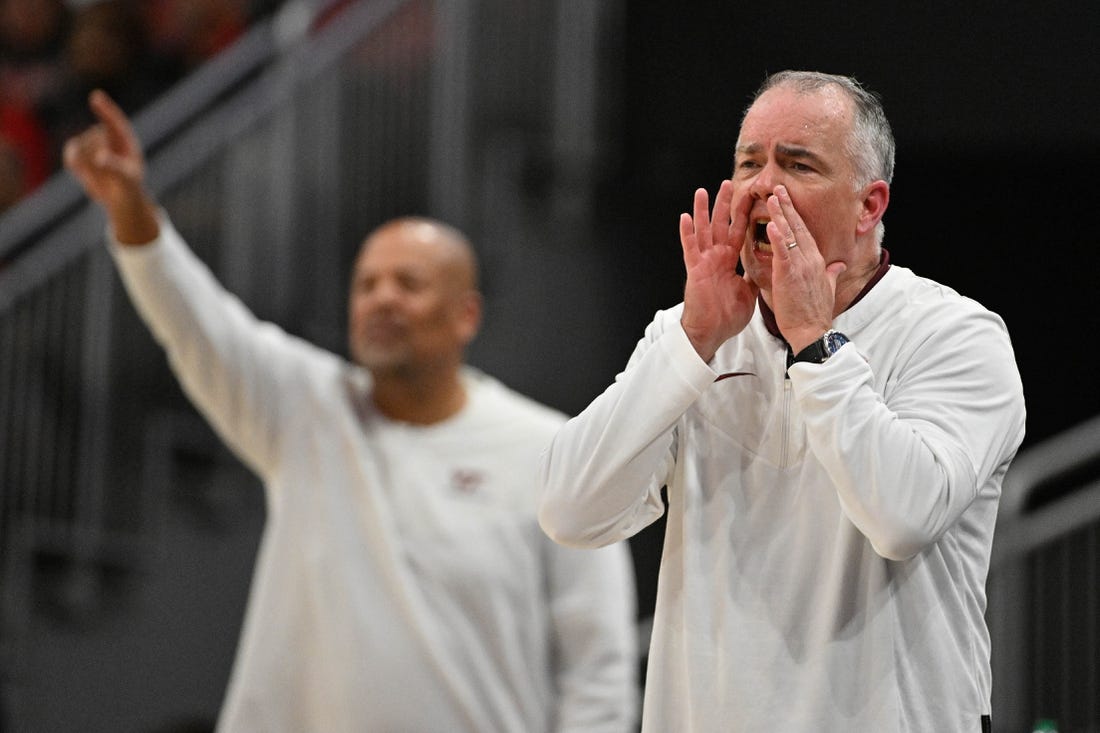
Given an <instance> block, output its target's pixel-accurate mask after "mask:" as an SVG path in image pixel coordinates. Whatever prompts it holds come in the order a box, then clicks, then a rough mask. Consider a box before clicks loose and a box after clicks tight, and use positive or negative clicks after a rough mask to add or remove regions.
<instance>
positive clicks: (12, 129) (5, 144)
mask: <svg viewBox="0 0 1100 733" xmlns="http://www.w3.org/2000/svg"><path fill="white" fill-rule="evenodd" d="M68 21H69V13H68V9H67V8H66V6H65V4H64V3H63V2H62V0H0V211H4V210H5V209H7V208H8V207H9V206H11V205H12V204H13V203H14V202H15V201H17V200H18V199H20V198H21V197H22V196H24V195H25V194H27V193H29V192H30V191H31V190H32V189H33V188H35V187H36V186H38V185H39V184H40V183H42V181H43V180H45V178H46V177H47V176H48V175H49V173H50V172H51V171H53V170H54V169H55V168H56V167H57V165H58V163H59V160H58V159H57V158H56V157H52V156H51V146H50V143H49V139H48V136H47V132H46V130H45V129H44V127H43V121H42V117H41V115H42V109H43V107H44V105H46V104H47V101H48V100H49V99H51V98H53V97H55V95H56V94H57V93H58V91H59V90H60V89H61V87H62V86H63V84H64V79H65V75H66V73H67V72H66V68H65V61H64V59H63V57H62V53H61V50H62V48H63V47H64V43H65V37H66V33H67V30H68Z"/></svg>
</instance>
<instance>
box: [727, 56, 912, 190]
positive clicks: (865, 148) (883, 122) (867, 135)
mask: <svg viewBox="0 0 1100 733" xmlns="http://www.w3.org/2000/svg"><path fill="white" fill-rule="evenodd" d="M779 86H785V87H791V88H793V89H795V90H796V91H798V92H802V93H809V92H816V91H817V90H819V89H823V88H825V87H828V86H835V87H838V88H839V89H840V90H841V91H842V92H844V94H845V95H846V96H847V97H848V99H850V100H851V101H852V109H853V111H854V120H853V123H852V134H851V137H850V138H849V140H848V153H849V155H851V157H852V161H853V163H854V165H855V169H856V177H857V180H856V181H855V184H856V185H857V186H865V185H867V184H868V183H870V182H871V181H875V180H878V179H880V178H881V179H882V180H884V181H886V182H887V183H890V182H891V181H892V180H893V178H894V133H893V131H892V130H891V129H890V122H889V120H887V119H886V113H885V112H884V111H883V109H882V102H881V100H880V99H879V96H878V95H877V94H875V93H874V92H871V91H868V90H867V89H864V87H863V85H862V84H860V83H859V82H858V81H856V80H855V79H854V78H852V77H850V76H839V75H836V74H825V73H822V72H820V71H790V70H788V71H779V72H776V73H774V74H771V75H770V76H768V78H767V79H765V80H764V83H763V84H761V85H760V88H759V89H757V90H756V94H754V95H753V97H752V102H750V103H749V107H752V104H753V102H756V100H757V99H759V98H760V95H762V94H763V93H764V92H766V91H768V90H769V89H773V88H775V87H779ZM749 107H746V109H745V113H746V114H747V113H748V109H749ZM742 119H743V117H742Z"/></svg>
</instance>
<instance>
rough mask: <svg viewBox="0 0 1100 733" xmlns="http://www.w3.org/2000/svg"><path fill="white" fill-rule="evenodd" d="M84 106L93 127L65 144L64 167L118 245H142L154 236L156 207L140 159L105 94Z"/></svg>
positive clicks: (116, 109)
mask: <svg viewBox="0 0 1100 733" xmlns="http://www.w3.org/2000/svg"><path fill="white" fill-rule="evenodd" d="M88 105H89V106H90V107H91V110H92V112H93V114H95V116H96V118H97V119H98V120H99V124H97V125H95V126H93V127H91V128H89V129H88V130H86V131H85V132H83V133H81V134H80V135H77V136H75V137H73V138H71V139H69V140H68V141H67V142H66V143H65V150H64V158H65V166H66V167H67V168H68V169H69V171H70V172H71V173H72V174H73V176H75V177H76V179H77V180H78V181H79V182H80V185H81V186H83V187H84V191H85V192H86V193H87V194H88V197H89V198H90V199H92V200H93V201H95V202H97V203H99V204H100V205H101V206H102V207H103V208H104V210H105V211H106V212H107V218H108V220H109V222H110V225H111V229H112V230H113V231H114V233H115V237H116V238H117V239H118V241H119V243H121V244H127V245H140V244H147V243H149V242H151V241H153V240H154V239H156V238H157V236H158V235H159V233H160V227H159V225H158V224H157V205H156V202H154V201H153V199H152V197H151V196H150V195H149V193H148V191H146V189H145V156H144V155H143V154H142V151H141V143H140V142H139V141H138V139H137V136H136V135H135V134H134V129H133V127H132V126H131V125H130V120H129V119H127V117H126V115H125V114H124V113H123V112H122V110H121V109H119V107H118V105H117V104H115V103H114V101H113V100H112V99H111V98H110V97H109V96H107V94H106V92H103V91H100V90H98V89H97V90H96V91H94V92H92V93H91V95H90V96H89V98H88Z"/></svg>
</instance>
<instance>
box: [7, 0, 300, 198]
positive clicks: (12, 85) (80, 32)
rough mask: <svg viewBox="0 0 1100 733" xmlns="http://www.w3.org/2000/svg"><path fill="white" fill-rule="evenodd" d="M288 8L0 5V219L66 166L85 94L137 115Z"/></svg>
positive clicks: (196, 0) (104, 2) (151, 1)
mask: <svg viewBox="0 0 1100 733" xmlns="http://www.w3.org/2000/svg"><path fill="white" fill-rule="evenodd" d="M282 2H283V0H0V211H3V210H4V209H6V208H7V207H9V206H10V205H11V204H12V203H14V201H16V200H18V199H20V198H21V197H22V196H24V195H26V194H27V193H29V192H30V191H31V190H33V189H34V188H35V187H36V186H38V185H39V184H40V183H42V181H43V180H45V179H46V178H47V177H49V175H50V174H52V173H53V172H54V171H56V170H57V168H58V167H59V165H60V148H61V145H62V143H63V142H64V141H65V140H66V139H68V138H69V137H71V136H72V135H73V134H75V133H76V132H77V131H79V130H82V129H84V128H85V127H87V126H88V125H89V124H90V123H91V119H90V117H89V116H88V111H87V110H88V106H87V99H88V93H89V92H90V91H91V90H92V89H95V88H102V89H104V90H106V91H107V92H108V93H109V94H110V95H111V96H112V97H114V99H116V100H117V101H118V102H119V104H120V105H121V106H122V107H123V108H124V109H125V110H127V111H128V112H130V113H134V112H137V111H138V110H139V109H141V108H142V107H143V106H145V105H146V104H148V103H149V102H151V101H152V100H153V99H154V98H155V97H156V96H157V95H158V94H160V93H161V92H163V91H164V90H166V89H167V88H168V87H169V86H171V85H172V84H173V83H175V82H176V81H179V80H180V79H182V78H183V77H184V76H186V75H187V74H188V73H189V72H191V71H193V70H194V69H195V68H196V67H198V66H199V65H201V64H202V63H203V62H205V61H207V60H209V59H210V58H211V57H213V56H214V55H216V54H217V53H219V52H220V51H222V50H224V49H225V48H227V47H228V46H229V45H231V44H232V43H233V42H234V41H236V40H237V39H238V38H239V37H240V36H241V34H243V33H244V32H245V30H246V29H247V27H248V24H249V23H251V22H252V21H254V20H255V19H256V18H259V17H261V16H263V15H267V14H269V13H270V12H272V11H274V10H275V9H276V8H277V7H278V6H279V5H281V4H282Z"/></svg>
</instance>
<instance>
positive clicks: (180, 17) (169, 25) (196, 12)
mask: <svg viewBox="0 0 1100 733" xmlns="http://www.w3.org/2000/svg"><path fill="white" fill-rule="evenodd" d="M249 11H250V5H249V3H248V2H247V1H246V0H147V1H146V2H144V3H142V13H143V15H144V20H145V26H146V28H147V29H148V34H149V35H148V37H149V43H150V45H151V47H152V50H153V53H154V54H155V55H156V56H157V58H159V59H161V60H163V61H165V62H166V63H167V64H168V65H169V68H170V69H171V70H172V72H173V73H175V74H179V75H183V74H186V73H187V72H189V71H191V70H192V69H194V68H195V67H197V66H199V65H200V64H201V63H202V62H204V61H206V60H207V59H210V58H211V57H213V56H214V55H216V54H217V53H218V52H219V51H222V50H224V49H226V48H228V47H229V45H230V44H232V43H233V41H235V40H237V38H239V37H240V35H241V34H242V33H244V31H245V29H246V28H247V26H248V22H249V20H250V12H249Z"/></svg>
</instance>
